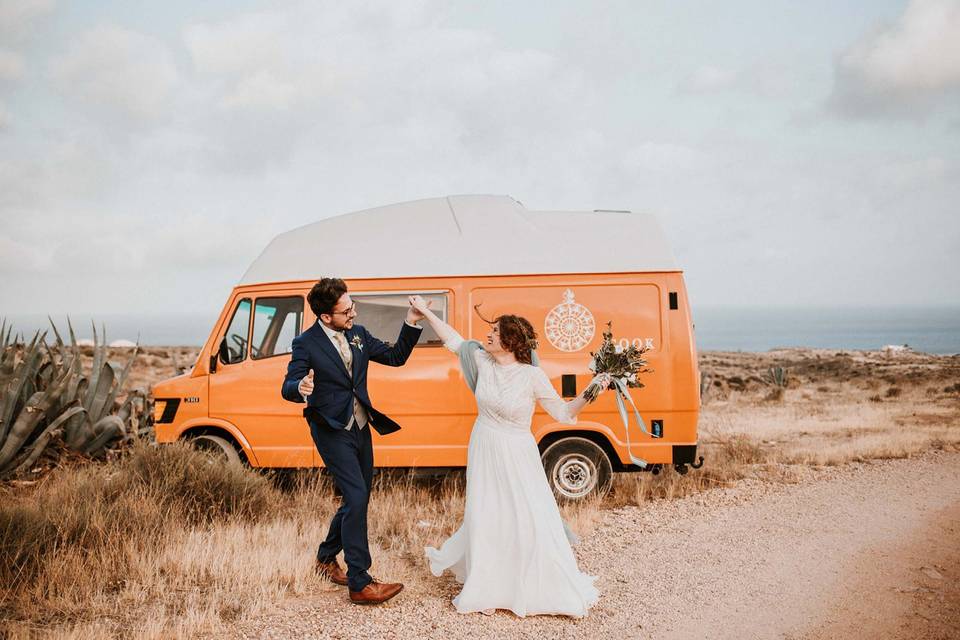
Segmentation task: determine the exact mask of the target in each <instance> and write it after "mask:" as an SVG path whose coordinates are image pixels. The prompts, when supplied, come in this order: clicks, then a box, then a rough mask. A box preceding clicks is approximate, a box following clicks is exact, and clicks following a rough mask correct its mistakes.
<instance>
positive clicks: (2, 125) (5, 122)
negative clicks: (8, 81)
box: [0, 102, 10, 176]
mask: <svg viewBox="0 0 960 640" xmlns="http://www.w3.org/2000/svg"><path fill="white" fill-rule="evenodd" d="M9 126H10V113H9V112H8V111H7V108H6V107H5V106H4V105H3V103H2V102H0V131H3V130H4V129H6V128H7V127H9ZM0 176H2V172H0Z"/></svg>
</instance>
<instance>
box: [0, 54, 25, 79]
mask: <svg viewBox="0 0 960 640" xmlns="http://www.w3.org/2000/svg"><path fill="white" fill-rule="evenodd" d="M22 75H23V57H22V56H20V54H17V53H14V52H13V51H4V50H3V49H0V80H17V79H19V78H20V77H21V76H22Z"/></svg>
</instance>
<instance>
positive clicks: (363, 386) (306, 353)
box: [280, 322, 422, 435]
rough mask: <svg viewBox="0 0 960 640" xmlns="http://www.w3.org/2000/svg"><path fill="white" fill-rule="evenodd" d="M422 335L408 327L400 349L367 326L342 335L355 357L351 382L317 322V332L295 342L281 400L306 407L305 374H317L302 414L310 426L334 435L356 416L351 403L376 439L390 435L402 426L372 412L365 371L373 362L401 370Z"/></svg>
mask: <svg viewBox="0 0 960 640" xmlns="http://www.w3.org/2000/svg"><path fill="white" fill-rule="evenodd" d="M421 331H422V329H421V328H420V327H416V328H414V327H411V326H410V325H408V324H407V323H404V324H403V327H402V328H401V329H400V335H399V336H398V337H397V343H396V344H394V345H393V346H390V345H389V344H387V343H386V342H383V341H382V340H379V339H377V338H375V337H374V336H372V335H370V333H369V332H368V331H367V330H366V329H365V328H363V326H361V325H359V324H355V325H353V327H352V328H351V329H350V330H348V331H345V332H344V336H345V337H346V339H347V344H349V345H350V351H351V352H352V354H353V363H352V369H353V371H352V377H351V375H350V374H348V373H347V368H346V366H345V365H344V364H343V359H342V358H341V357H340V353H339V352H338V351H337V348H336V347H334V346H333V343H332V342H330V338H328V337H327V334H326V333H324V332H323V329H322V328H321V327H320V326H319V325H318V324H317V323H316V322H314V323H313V326H311V327H310V328H309V329H307V330H306V331H304V332H303V333H301V334H300V335H299V336H297V337H296V338H294V339H293V350H292V353H291V355H290V364H288V365H287V375H286V376H285V377H284V379H283V385H282V387H281V390H280V394H281V395H282V396H283V397H284V398H285V399H286V400H289V401H290V402H300V403H303V402H304V400H303V396H302V395H300V390H299V389H298V388H297V387H298V385H299V384H300V380H301V379H303V378H304V376H306V375H307V372H308V371H309V370H310V369H313V393H311V394H310V395H309V396H307V400H306V403H307V406H306V408H305V409H304V410H303V415H304V417H306V418H307V420H312V421H314V422H321V423H325V424H326V425H327V426H329V427H331V428H333V429H344V428H346V426H347V423H348V422H349V421H350V416H351V415H352V413H353V399H354V398H357V400H359V401H360V404H362V405H363V407H364V408H365V409H366V410H367V415H368V416H369V417H370V425H371V426H373V428H374V429H376V430H377V433H379V434H380V435H386V434H388V433H393V432H394V431H398V430H399V429H400V425H398V424H397V423H396V422H394V421H393V420H391V419H390V418H389V416H386V415H384V414H382V413H380V412H379V411H377V410H376V409H374V408H373V405H372V404H371V403H370V396H369V395H368V393H367V365H368V364H369V363H370V361H371V360H372V361H374V362H377V363H380V364H385V365H387V366H388V367H399V366H401V365H403V364H404V363H405V362H406V361H407V358H409V357H410V352H411V351H413V347H414V345H416V344H417V340H419V339H420V332H421ZM358 338H359V340H358ZM357 342H359V345H358V344H356V343H357ZM354 428H356V427H354Z"/></svg>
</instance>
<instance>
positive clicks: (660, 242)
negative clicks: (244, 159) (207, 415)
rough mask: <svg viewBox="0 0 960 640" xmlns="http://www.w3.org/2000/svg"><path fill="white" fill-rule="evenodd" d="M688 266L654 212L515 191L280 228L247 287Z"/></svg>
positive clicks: (438, 200) (245, 278)
mask: <svg viewBox="0 0 960 640" xmlns="http://www.w3.org/2000/svg"><path fill="white" fill-rule="evenodd" d="M679 270H680V269H679V267H678V266H677V263H676V260H675V259H674V257H673V253H672V251H671V250H670V246H669V245H668V244H667V241H666V238H665V237H664V235H663V232H662V231H661V229H660V225H659V223H658V222H657V220H656V218H655V217H654V216H653V215H651V214H646V213H632V212H630V211H603V210H597V211H530V210H528V209H526V208H525V207H524V206H523V205H522V204H520V203H519V202H517V201H516V200H514V199H513V198H511V197H509V196H490V195H463V196H448V197H445V198H430V199H426V200H415V201H413V202H403V203H400V204H391V205H387V206H385V207H376V208H374V209H366V210H364V211H357V212H354V213H347V214H343V215H337V216H333V217H330V218H325V219H323V220H319V221H317V222H314V223H312V224H308V225H305V226H303V227H299V228H297V229H293V230H291V231H287V232H286V233H281V234H280V235H278V236H277V237H275V238H274V239H273V240H271V241H270V244H268V245H267V247H266V248H265V249H264V250H263V253H261V254H260V257H258V258H257V259H256V260H254V261H253V264H251V265H250V268H249V269H247V272H246V273H244V274H243V277H242V278H241V279H240V284H259V283H268V282H287V281H297V280H312V279H318V278H320V277H322V276H335V277H340V278H345V279H357V278H398V277H418V276H476V275H519V274H550V273H618V272H626V273H630V272H638V271H679Z"/></svg>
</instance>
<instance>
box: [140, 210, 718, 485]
mask: <svg viewBox="0 0 960 640" xmlns="http://www.w3.org/2000/svg"><path fill="white" fill-rule="evenodd" d="M322 276H338V277H342V278H344V279H345V280H346V281H347V284H348V286H349V288H350V295H351V297H352V298H353V300H354V301H355V302H356V305H357V311H358V316H357V320H356V321H357V322H358V323H359V324H362V325H364V326H365V327H366V328H367V329H368V330H369V331H370V332H371V333H372V334H373V335H375V336H378V337H379V338H381V339H384V340H392V339H393V338H394V337H395V336H396V335H397V333H398V332H399V329H400V324H401V323H402V322H403V318H404V315H405V313H406V308H407V296H408V295H410V294H413V293H418V294H420V295H422V296H424V297H427V298H430V299H432V300H433V309H434V310H435V311H437V312H438V314H439V315H441V317H443V318H444V319H445V320H446V321H447V322H449V323H450V324H451V325H453V326H454V328H456V329H457V330H458V331H459V332H460V333H461V335H463V336H465V337H470V338H475V339H479V340H483V339H484V338H485V335H486V332H487V331H488V326H487V325H486V323H485V322H484V321H483V320H481V319H480V318H479V317H478V315H477V313H476V312H475V311H474V306H475V305H481V306H480V310H481V312H482V313H483V314H484V315H485V316H486V317H493V316H496V315H498V314H502V313H516V314H520V315H523V316H525V317H527V318H528V319H529V320H530V321H531V322H532V323H533V325H534V327H535V328H536V329H537V331H538V333H539V338H540V346H539V350H538V353H539V355H540V364H541V366H542V367H543V369H544V370H545V371H546V373H547V375H548V376H549V377H550V379H551V380H552V381H553V383H554V385H555V386H556V388H557V390H558V391H560V393H561V395H562V396H564V397H567V398H570V397H573V396H575V395H576V394H577V393H578V392H579V391H581V390H582V388H583V385H585V384H586V383H587V382H589V380H590V379H591V378H592V373H591V372H590V371H589V370H588V368H587V365H588V364H589V362H590V360H591V356H590V352H591V351H593V350H596V348H597V347H598V346H599V345H600V342H601V340H602V332H603V330H604V328H605V326H606V323H607V322H608V321H612V322H613V333H614V336H615V338H616V339H617V340H619V341H620V343H621V344H623V345H626V344H628V343H630V344H636V345H643V346H645V347H646V348H647V349H648V350H649V351H648V353H647V358H648V361H649V366H650V368H652V369H653V373H648V374H644V376H643V378H642V380H643V382H644V383H645V384H646V386H645V387H644V388H641V389H631V390H630V391H631V394H632V397H633V399H634V401H635V403H636V405H637V407H638V408H639V410H640V414H641V416H642V417H643V419H644V421H645V423H646V425H647V427H648V429H649V434H647V433H642V432H641V430H640V429H639V427H638V425H637V424H636V421H635V419H634V417H633V416H631V418H630V426H629V429H630V432H629V433H627V432H626V430H625V428H624V424H623V421H622V419H621V416H620V413H619V411H618V408H617V404H616V402H615V397H614V394H613V393H612V392H610V393H605V394H603V395H601V397H600V398H599V399H598V400H597V401H596V402H594V403H593V404H591V405H589V406H588V407H587V408H586V409H584V410H583V412H582V413H581V414H580V417H579V421H578V423H577V424H576V425H564V424H558V423H556V422H554V421H553V420H552V418H551V417H550V416H549V415H547V414H546V413H545V412H543V411H542V410H540V409H539V407H538V410H537V413H535V414H534V417H533V425H532V429H533V434H534V436H535V438H536V440H537V442H538V443H539V446H540V451H541V454H542V458H543V464H544V467H545V469H546V473H547V476H548V478H549V480H550V484H551V486H552V487H553V488H554V490H555V491H556V492H557V494H558V495H559V496H561V497H564V498H567V499H579V498H582V497H585V496H587V495H590V494H593V493H595V492H601V491H603V490H604V489H605V488H606V486H607V485H608V482H609V479H610V478H611V474H612V473H613V472H615V471H631V470H640V468H639V467H638V466H636V465H634V464H632V463H631V455H630V454H631V453H632V455H633V456H635V457H637V458H640V459H642V460H644V461H646V462H647V463H648V466H647V467H646V470H649V471H653V472H654V473H656V472H659V471H660V470H661V468H663V467H664V466H667V465H673V466H674V467H675V468H676V470H677V471H679V472H681V473H684V472H686V471H687V468H688V465H689V466H693V467H697V466H699V465H700V464H701V463H702V461H703V458H702V457H700V458H699V459H697V455H696V454H697V416H698V413H699V409H700V386H699V371H698V369H697V353H696V346H695V343H694V336H693V325H692V322H691V316H690V306H689V304H688V301H687V293H686V288H685V287H684V280H683V273H682V271H681V270H680V269H679V267H678V266H677V264H676V262H675V260H674V257H673V255H672V252H671V250H670V248H669V246H668V244H667V241H666V238H665V237H664V235H663V233H662V231H661V229H660V227H659V225H658V223H657V221H656V219H655V218H654V217H653V216H651V215H649V214H643V213H632V212H629V211H607V210H596V211H530V210H527V209H526V208H524V207H523V205H521V204H520V203H519V202H517V201H516V200H514V199H512V198H510V197H506V196H450V197H446V198H434V199H427V200H419V201H414V202H406V203H401V204H394V205H390V206H385V207H378V208H375V209H369V210H366V211H359V212H355V213H349V214H345V215H339V216H334V217H330V218H326V219H323V220H320V221H319V222H315V223H313V224H309V225H306V226H304V227H300V228H298V229H294V230H292V231H288V232H286V233H282V234H280V235H278V236H277V237H276V238H274V239H273V240H272V241H271V242H270V244H268V245H267V247H266V248H265V249H264V251H263V253H262V254H261V255H260V256H259V257H258V258H257V259H256V260H255V261H254V262H253V264H252V265H251V266H250V268H249V269H248V270H247V272H246V273H245V274H244V276H243V277H242V278H241V280H240V283H239V284H237V286H235V287H234V288H233V291H232V292H231V293H230V295H229V297H228V298H227V301H226V303H225V304H224V307H223V310H222V311H221V313H220V317H219V318H218V320H217V322H216V324H215V325H214V327H213V330H212V331H211V333H210V336H209V338H208V339H207V342H206V344H205V345H204V346H203V349H202V350H201V352H200V356H199V359H198V360H197V362H196V364H195V365H194V367H193V370H192V371H191V372H190V373H185V374H183V375H180V376H177V377H175V378H171V379H169V380H165V381H163V382H161V383H159V384H157V385H155V386H154V388H153V395H154V398H155V401H156V405H155V424H156V437H157V441H158V442H174V441H176V440H181V439H188V440H191V441H192V442H193V443H194V444H195V445H196V446H198V447H204V448H210V449H213V450H214V451H216V452H218V453H220V454H222V455H223V456H225V457H226V458H228V459H234V460H244V461H246V462H247V463H248V464H249V465H251V466H253V467H265V468H295V467H319V466H322V462H321V460H320V457H319V455H318V454H317V451H316V449H315V448H314V445H313V442H312V440H311V438H310V429H309V428H308V427H307V425H306V422H305V421H304V418H303V416H302V414H301V412H302V409H303V405H300V404H294V403H291V402H287V401H286V400H284V399H283V398H281V397H280V383H281V381H282V379H283V376H284V373H285V371H286V367H287V363H288V362H289V360H290V344H291V341H292V340H293V338H294V337H295V336H296V335H298V334H299V333H300V332H301V331H302V330H303V329H304V328H305V327H309V326H310V323H312V322H315V321H316V318H315V317H314V316H313V314H312V312H311V310H310V307H309V305H308V304H307V302H306V295H307V292H308V291H309V290H310V287H311V286H313V284H314V283H315V282H316V281H317V280H318V279H319V278H320V277H322ZM369 391H370V395H371V398H372V399H373V401H374V403H375V406H376V407H377V408H378V409H380V410H381V411H383V412H384V413H386V414H387V415H389V416H391V417H392V418H393V419H395V420H396V421H397V422H398V423H400V424H401V425H402V426H403V429H402V430H400V431H399V432H396V433H393V434H390V435H388V436H383V437H381V436H380V435H379V434H377V433H374V434H373V442H374V452H375V454H374V464H375V465H376V466H377V467H418V468H430V469H431V470H438V469H442V468H454V467H463V466H465V465H466V462H467V442H468V439H469V437H470V429H471V426H472V425H473V422H474V419H475V417H476V404H475V401H474V398H473V395H472V394H471V392H470V390H469V389H468V387H467V386H466V384H465V383H464V381H463V379H462V376H461V373H460V371H459V367H458V362H457V358H456V356H455V355H454V354H452V353H450V352H449V351H447V350H446V349H444V348H443V346H442V344H441V342H440V340H438V339H437V336H436V335H435V334H434V333H433V332H432V331H431V329H430V328H429V326H425V328H424V330H423V333H422V335H421V337H420V341H419V343H418V344H417V346H416V348H415V349H414V351H413V354H412V355H411V356H410V359H409V360H408V361H407V363H406V365H405V366H403V367H399V368H391V367H383V366H379V365H376V364H373V365H371V367H370V373H369ZM628 436H629V443H630V451H629V453H628Z"/></svg>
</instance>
